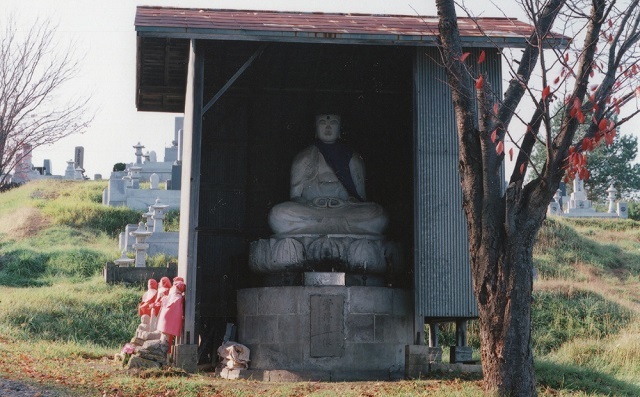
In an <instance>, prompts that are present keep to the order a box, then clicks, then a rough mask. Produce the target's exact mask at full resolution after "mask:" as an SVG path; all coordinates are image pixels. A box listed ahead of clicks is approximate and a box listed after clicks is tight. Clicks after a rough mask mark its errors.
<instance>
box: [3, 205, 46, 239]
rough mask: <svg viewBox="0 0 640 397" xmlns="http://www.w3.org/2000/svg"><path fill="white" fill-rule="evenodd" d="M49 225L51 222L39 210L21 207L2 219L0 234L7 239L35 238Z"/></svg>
mask: <svg viewBox="0 0 640 397" xmlns="http://www.w3.org/2000/svg"><path fill="white" fill-rule="evenodd" d="M50 225H51V220H50V219H49V218H48V217H47V216H45V215H43V214H42V212H41V211H40V209H38V208H34V207H21V208H18V209H17V210H16V211H13V212H12V213H10V214H7V215H5V216H4V217H3V221H2V222H1V223H0V233H3V234H5V235H6V237H8V238H9V239H14V240H15V239H23V238H28V237H33V236H35V235H36V234H38V233H39V232H40V231H41V230H43V229H45V228H47V227H49V226H50Z"/></svg>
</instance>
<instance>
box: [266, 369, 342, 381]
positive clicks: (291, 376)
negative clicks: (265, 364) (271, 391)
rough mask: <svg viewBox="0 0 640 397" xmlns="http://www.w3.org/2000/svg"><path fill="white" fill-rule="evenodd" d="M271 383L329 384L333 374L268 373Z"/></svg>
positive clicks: (321, 372)
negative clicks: (311, 382)
mask: <svg viewBox="0 0 640 397" xmlns="http://www.w3.org/2000/svg"><path fill="white" fill-rule="evenodd" d="M268 375H269V381H271V382H310V381H313V382H329V381H331V373H330V372H329V371H287V370H272V371H268Z"/></svg>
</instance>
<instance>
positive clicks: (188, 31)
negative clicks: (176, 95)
mask: <svg viewBox="0 0 640 397" xmlns="http://www.w3.org/2000/svg"><path fill="white" fill-rule="evenodd" d="M135 26H136V31H137V32H138V35H139V36H143V37H166V38H185V39H198V38H201V39H217V40H250V41H282V42H324V43H336V44H337V43H352V44H355V43H361V44H392V45H398V44H406V45H434V44H435V38H436V37H437V35H438V18H437V17H434V16H410V15H364V14H330V13H308V12H281V11H247V10H222V9H196V8H173V7H150V6H140V7H138V8H137V12H136V18H135ZM458 27H459V30H460V35H461V37H462V41H463V45H465V46H471V47H495V46H498V47H505V46H507V47H522V46H524V45H525V44H526V38H527V37H528V36H529V35H530V34H531V32H532V31H533V26H531V25H529V24H527V23H524V22H521V21H518V20H517V19H509V18H477V19H475V20H473V19H471V18H458ZM487 37H489V39H488V38H487ZM553 37H554V39H553V41H554V42H553V43H550V44H552V45H557V44H559V43H560V42H561V41H563V39H566V38H564V37H562V36H561V35H554V36H553Z"/></svg>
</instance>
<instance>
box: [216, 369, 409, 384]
mask: <svg viewBox="0 0 640 397" xmlns="http://www.w3.org/2000/svg"><path fill="white" fill-rule="evenodd" d="M216 375H217V376H219V377H221V378H224V379H247V380H257V381H263V382H347V381H353V380H368V381H373V380H381V381H382V380H400V379H402V373H400V372H389V371H287V370H260V369H228V368H223V369H222V370H220V371H216Z"/></svg>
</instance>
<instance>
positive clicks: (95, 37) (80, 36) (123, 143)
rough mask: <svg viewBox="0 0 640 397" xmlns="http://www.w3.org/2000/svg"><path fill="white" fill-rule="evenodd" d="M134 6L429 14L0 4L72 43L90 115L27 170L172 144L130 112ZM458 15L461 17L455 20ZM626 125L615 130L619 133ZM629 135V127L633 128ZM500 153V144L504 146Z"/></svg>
mask: <svg viewBox="0 0 640 397" xmlns="http://www.w3.org/2000/svg"><path fill="white" fill-rule="evenodd" d="M137 5H157V6H174V7H193V8H231V9H251V10H280V11H322V12H340V13H375V14H408V15H415V14H416V13H418V14H421V15H435V14H436V12H435V2H434V1H429V0H420V1H417V0H415V1H397V0H358V1H354V0H338V1H336V0H305V1H301V0H262V1H258V0H209V1H205V0H170V1H167V0H146V1H140V0H112V1H104V0H101V1H97V0H55V1H52V0H1V1H0V31H2V29H3V27H2V24H3V23H4V19H3V18H4V16H6V15H7V14H9V13H14V14H15V16H16V20H17V21H18V23H19V24H22V25H23V26H26V27H28V26H29V25H30V24H32V22H33V21H34V20H35V19H36V17H41V18H50V19H51V20H52V22H54V23H56V24H58V31H57V35H56V39H57V41H58V42H60V44H61V47H65V45H68V43H70V42H71V43H73V45H74V48H75V49H76V52H77V54H79V55H83V56H84V57H83V59H82V60H81V65H80V68H81V71H80V74H79V76H78V77H77V78H76V79H75V80H73V81H72V82H70V83H69V84H68V86H67V89H68V91H65V92H68V95H83V94H89V95H91V96H92V100H91V103H92V106H93V108H95V109H97V114H96V117H95V119H94V121H93V123H92V125H91V127H90V128H89V129H88V130H87V132H86V133H84V134H82V135H74V136H71V137H68V138H65V139H64V140H61V141H59V142H57V143H56V144H54V145H51V146H45V147H40V148H37V149H35V150H34V152H33V164H34V165H35V166H42V162H43V160H44V159H51V161H52V169H53V173H54V174H57V175H61V174H62V175H63V174H64V169H65V167H66V161H67V160H70V159H73V154H74V150H73V149H74V147H75V146H84V151H85V155H84V167H85V169H86V175H87V176H89V177H91V178H92V179H93V176H94V174H102V176H103V177H104V178H108V176H109V173H110V172H111V169H112V167H113V164H115V163H117V162H125V163H128V162H132V161H134V160H135V156H134V149H133V148H132V146H133V145H135V144H136V143H137V142H138V141H139V142H141V143H142V144H143V145H144V146H145V149H144V150H145V151H147V150H154V151H156V153H157V154H158V160H159V161H161V160H162V158H163V156H164V147H165V146H169V145H170V144H171V141H172V140H173V131H174V118H175V116H179V115H180V114H169V113H155V112H154V113H148V112H138V111H137V110H136V107H135V95H134V94H135V72H136V70H135V65H136V63H135V62H136V48H135V45H136V33H135V30H134V25H133V23H134V17H135V8H136V6H137ZM467 5H468V6H469V7H470V8H471V9H472V11H473V12H474V14H476V15H479V16H496V17H503V16H505V14H507V15H508V16H510V17H512V16H514V17H516V18H518V19H520V20H523V21H526V18H525V17H524V14H523V13H522V11H521V10H520V8H519V6H518V5H517V3H516V2H515V1H514V0H509V1H506V2H505V1H503V2H500V7H501V8H502V11H501V10H499V9H498V7H497V6H495V5H494V4H492V2H490V1H488V0H474V1H468V4H467ZM460 15H462V14H460ZM627 129H628V127H626V125H625V127H623V132H625V131H627ZM635 129H636V130H637V129H638V128H637V124H636V128H635ZM507 150H508V146H507Z"/></svg>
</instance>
